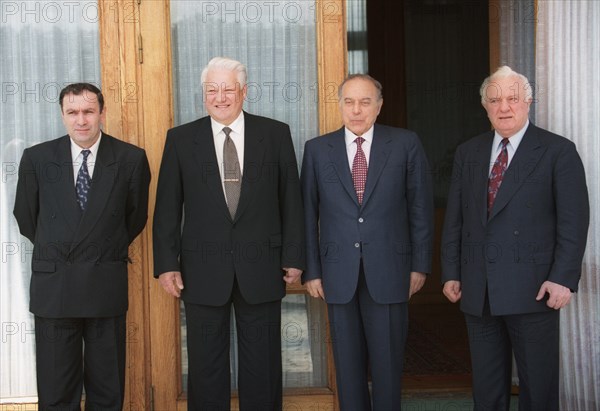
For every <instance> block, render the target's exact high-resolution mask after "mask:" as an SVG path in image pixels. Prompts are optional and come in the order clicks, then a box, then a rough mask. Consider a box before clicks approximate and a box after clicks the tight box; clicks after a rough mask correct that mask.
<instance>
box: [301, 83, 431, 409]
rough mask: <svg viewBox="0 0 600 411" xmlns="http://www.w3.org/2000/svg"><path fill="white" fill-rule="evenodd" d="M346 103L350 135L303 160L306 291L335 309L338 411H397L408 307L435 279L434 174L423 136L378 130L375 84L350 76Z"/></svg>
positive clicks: (330, 137)
mask: <svg viewBox="0 0 600 411" xmlns="http://www.w3.org/2000/svg"><path fill="white" fill-rule="evenodd" d="M339 98H340V108H341V112H342V118H343V121H344V127H342V128H341V129H339V130H337V131H335V132H333V133H330V134H326V135H324V136H322V137H317V138H315V139H312V140H310V141H308V142H307V143H306V146H305V151H304V160H303V164H302V192H303V196H304V209H305V213H304V215H305V224H306V240H307V268H306V271H305V273H304V274H303V281H304V282H305V283H306V287H307V289H308V291H309V293H310V294H311V295H312V296H313V297H320V298H323V299H325V301H326V302H327V308H328V313H329V322H330V328H331V334H332V338H333V354H334V360H335V366H336V378H337V389H338V398H339V402H340V409H341V410H342V411H349V410H356V411H367V410H371V409H374V410H399V409H400V388H401V376H402V367H403V362H404V346H405V342H406V334H407V328H408V307H407V303H408V300H409V299H410V297H411V296H412V294H414V293H415V292H417V291H418V290H419V289H420V288H421V287H422V286H423V284H424V282H425V277H426V273H428V272H430V270H431V247H432V241H433V195H432V191H431V182H430V175H429V167H428V164H427V159H426V157H425V153H424V152H423V148H422V146H421V143H420V142H419V139H418V137H417V136H416V134H415V133H413V132H410V131H408V130H403V129H399V128H392V127H386V126H382V125H379V124H374V123H375V120H376V118H377V115H378V114H379V111H380V109H381V105H382V103H383V98H382V89H381V84H379V82H378V81H377V80H375V79H373V78H372V77H370V76H368V75H352V76H350V77H348V78H347V79H346V80H345V81H344V82H343V83H342V84H341V85H340V88H339ZM369 364H370V366H371V377H372V392H373V399H372V404H371V398H370V395H369V387H368V381H367V380H368V376H367V368H368V365H369ZM371 407H372V408H371Z"/></svg>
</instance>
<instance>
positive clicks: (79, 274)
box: [14, 134, 150, 318]
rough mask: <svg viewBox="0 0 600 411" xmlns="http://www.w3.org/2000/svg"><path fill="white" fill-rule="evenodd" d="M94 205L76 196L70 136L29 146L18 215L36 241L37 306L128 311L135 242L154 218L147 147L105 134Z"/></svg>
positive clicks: (42, 309) (47, 311) (33, 306)
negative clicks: (151, 216) (130, 264)
mask: <svg viewBox="0 0 600 411" xmlns="http://www.w3.org/2000/svg"><path fill="white" fill-rule="evenodd" d="M97 157H98V158H97V159H96V164H95V166H94V167H95V168H94V174H93V177H92V188H91V191H90V197H89V200H88V205H87V208H86V211H85V212H84V213H82V212H81V210H80V209H79V206H78V205H77V201H76V194H75V183H74V181H75V180H74V176H73V161H72V159H71V141H70V139H69V136H63V137H60V138H58V139H56V140H52V141H48V142H45V143H42V144H38V145H36V146H33V147H31V148H28V149H26V150H25V151H24V152H23V157H22V159H21V164H20V166H19V182H18V184H17V194H16V200H15V209H14V215H15V217H16V219H17V222H18V224H19V229H20V231H21V234H23V235H24V236H25V237H27V238H29V239H30V240H31V241H32V242H33V245H34V251H33V260H32V271H33V273H32V276H31V301H30V310H31V312H32V313H34V314H36V315H38V316H41V317H49V318H60V317H110V316H117V315H121V314H124V313H125V312H126V311H127V306H128V299H127V261H128V255H127V253H128V246H129V244H130V243H131V242H132V241H133V240H134V238H135V237H136V236H137V235H138V234H139V233H140V232H141V231H142V229H143V228H144V225H145V224H146V219H147V217H148V185H149V182H150V169H149V166H148V160H147V158H146V154H145V152H144V150H142V149H141V148H139V147H135V146H133V145H131V144H128V143H125V142H123V141H120V140H117V139H116V138H114V137H111V136H109V135H107V134H103V135H102V139H101V141H100V146H99V148H98V156H97Z"/></svg>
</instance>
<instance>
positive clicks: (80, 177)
mask: <svg viewBox="0 0 600 411" xmlns="http://www.w3.org/2000/svg"><path fill="white" fill-rule="evenodd" d="M90 153H91V151H90V150H82V151H81V154H82V155H83V163H81V167H80V168H79V173H77V183H76V184H75V191H76V192H77V203H78V204H79V208H80V209H81V211H85V207H86V206H87V202H88V197H89V194H90V187H91V186H92V177H90V173H89V171H88V165H87V159H88V156H89V155H90Z"/></svg>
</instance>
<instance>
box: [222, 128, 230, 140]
mask: <svg viewBox="0 0 600 411" xmlns="http://www.w3.org/2000/svg"><path fill="white" fill-rule="evenodd" d="M231 131H232V130H231V128H229V127H223V133H225V137H226V138H227V137H229V134H231Z"/></svg>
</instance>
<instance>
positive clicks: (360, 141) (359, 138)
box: [354, 137, 365, 147]
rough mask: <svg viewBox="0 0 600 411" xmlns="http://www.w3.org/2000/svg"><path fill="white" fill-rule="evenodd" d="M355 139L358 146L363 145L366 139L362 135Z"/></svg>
mask: <svg viewBox="0 0 600 411" xmlns="http://www.w3.org/2000/svg"><path fill="white" fill-rule="evenodd" d="M354 141H356V145H357V146H358V147H360V146H361V145H362V143H363V141H365V139H364V138H362V137H356V139H355V140H354Z"/></svg>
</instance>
